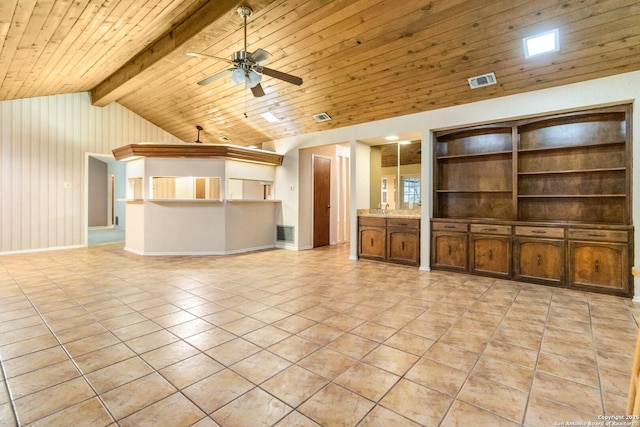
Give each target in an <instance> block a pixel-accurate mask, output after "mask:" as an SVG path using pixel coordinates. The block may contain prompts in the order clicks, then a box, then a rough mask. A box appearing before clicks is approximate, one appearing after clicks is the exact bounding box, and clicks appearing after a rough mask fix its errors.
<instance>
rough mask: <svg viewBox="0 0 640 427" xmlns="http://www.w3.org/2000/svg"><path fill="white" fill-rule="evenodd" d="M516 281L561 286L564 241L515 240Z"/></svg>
mask: <svg viewBox="0 0 640 427" xmlns="http://www.w3.org/2000/svg"><path fill="white" fill-rule="evenodd" d="M514 251H515V277H516V279H522V280H527V281H528V280H530V281H535V282H542V283H547V284H554V285H561V284H562V283H563V279H564V258H565V257H564V240H551V239H548V240H547V239H527V238H517V239H516V240H515V245H514Z"/></svg>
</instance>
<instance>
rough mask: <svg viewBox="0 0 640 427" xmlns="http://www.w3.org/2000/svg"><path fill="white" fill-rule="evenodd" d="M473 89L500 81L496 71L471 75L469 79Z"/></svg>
mask: <svg viewBox="0 0 640 427" xmlns="http://www.w3.org/2000/svg"><path fill="white" fill-rule="evenodd" d="M467 80H468V81H469V86H471V89H476V88H479V87H483V86H490V85H494V84H496V83H498V81H497V80H496V75H495V73H489V74H483V75H481V76H475V77H471V78H470V79H467Z"/></svg>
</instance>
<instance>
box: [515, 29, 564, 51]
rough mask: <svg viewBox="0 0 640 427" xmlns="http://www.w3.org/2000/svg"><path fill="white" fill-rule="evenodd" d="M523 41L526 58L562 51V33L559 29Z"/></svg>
mask: <svg viewBox="0 0 640 427" xmlns="http://www.w3.org/2000/svg"><path fill="white" fill-rule="evenodd" d="M522 41H523V43H524V56H525V58H531V57H532V56H537V55H542V54H543V53H549V52H557V51H558V50H559V49H560V33H559V32H558V29H555V30H551V31H547V32H546V33H542V34H536V35H535V36H531V37H525V38H524V39H522Z"/></svg>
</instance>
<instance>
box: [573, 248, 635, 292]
mask: <svg viewBox="0 0 640 427" xmlns="http://www.w3.org/2000/svg"><path fill="white" fill-rule="evenodd" d="M627 251H628V246H627V245H626V244H620V243H593V242H573V241H571V242H569V254H570V255H569V272H570V274H569V277H570V279H569V280H570V282H569V285H570V286H575V287H580V286H596V287H599V288H606V289H611V290H618V291H623V292H627V291H628V285H629V279H628V276H629V269H628V263H627V260H628V252H627Z"/></svg>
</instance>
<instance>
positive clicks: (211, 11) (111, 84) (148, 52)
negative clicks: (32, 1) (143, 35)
mask: <svg viewBox="0 0 640 427" xmlns="http://www.w3.org/2000/svg"><path fill="white" fill-rule="evenodd" d="M273 1H275V0H257V1H253V2H246V1H244V2H243V1H241V0H210V1H208V2H207V3H205V4H204V5H203V6H202V7H201V8H200V9H198V10H197V11H196V12H195V13H193V14H192V15H190V16H189V17H188V18H186V19H185V20H184V21H182V22H181V23H179V24H178V25H176V26H175V27H174V28H173V29H172V30H171V31H169V32H168V33H166V34H164V35H163V36H162V37H160V38H159V39H158V40H156V41H155V42H153V43H152V44H151V45H150V46H148V47H147V48H145V49H143V50H142V51H141V52H140V53H138V54H137V55H136V56H135V57H133V58H132V59H131V60H129V61H128V62H127V63H126V64H124V65H123V66H122V67H120V68H119V69H118V70H117V71H116V72H115V73H113V74H112V75H110V76H109V77H107V78H106V79H105V80H104V81H102V82H101V83H99V84H98V85H97V86H96V87H94V88H93V89H91V103H92V104H93V105H95V106H98V107H104V106H105V105H107V104H109V103H110V102H113V101H117V100H118V99H120V98H121V97H123V96H125V95H126V94H128V93H130V92H131V91H134V90H135V89H137V88H138V87H139V86H140V85H141V84H144V81H145V78H144V76H145V72H147V71H149V70H150V69H151V68H152V67H153V66H154V65H156V64H158V63H159V62H161V61H162V60H163V59H164V58H165V57H167V56H168V55H170V54H171V53H173V52H174V51H175V50H176V49H178V48H179V47H180V46H182V45H183V44H184V43H185V42H187V41H189V40H191V39H192V38H193V37H195V36H197V35H198V34H199V33H200V32H202V31H203V30H205V29H207V28H208V27H210V26H213V25H218V27H219V28H217V29H216V31H214V32H218V31H220V30H225V32H226V30H229V31H231V30H232V29H234V28H235V27H236V26H237V25H238V24H239V23H241V21H240V20H239V18H238V20H235V19H234V20H232V19H230V18H232V17H233V15H235V14H236V13H237V12H236V9H237V8H238V6H240V5H247V3H248V5H249V6H250V7H251V8H252V9H253V11H254V12H256V11H257V10H259V9H262V8H263V7H265V6H266V5H268V4H270V3H273Z"/></svg>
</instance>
